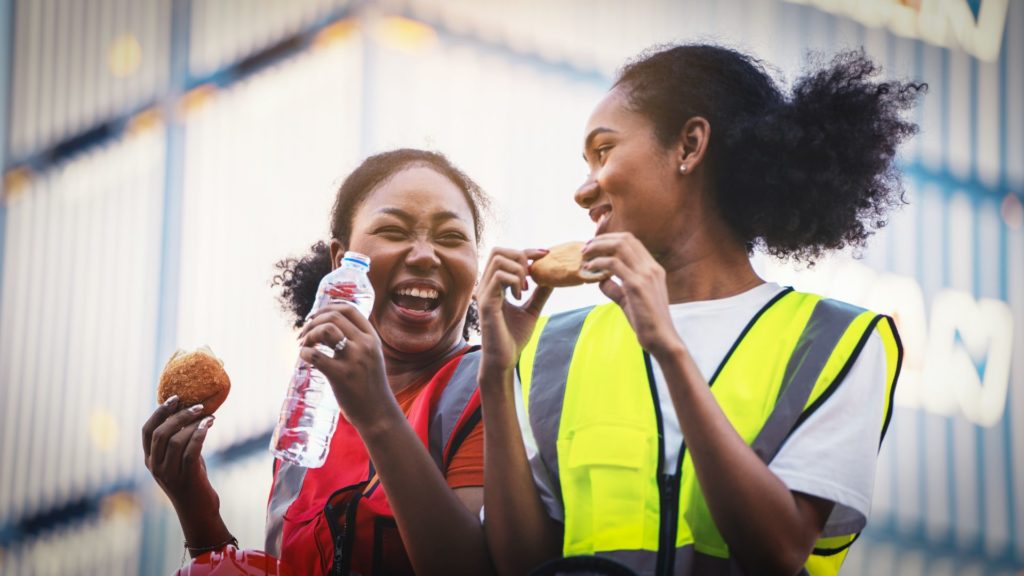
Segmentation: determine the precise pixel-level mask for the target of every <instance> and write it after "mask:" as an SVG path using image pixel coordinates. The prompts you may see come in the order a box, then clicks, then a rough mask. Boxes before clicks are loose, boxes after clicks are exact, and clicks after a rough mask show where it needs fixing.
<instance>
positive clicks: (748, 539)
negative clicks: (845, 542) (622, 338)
mask: <svg viewBox="0 0 1024 576" xmlns="http://www.w3.org/2000/svg"><path fill="white" fill-rule="evenodd" d="M656 358H657V360H658V363H659V365H660V366H661V369H662V372H663V373H664V375H665V379H666V381H667V383H668V388H669V390H670V393H671V395H672V403H673V405H674V406H675V410H676V414H677V415H678V418H679V424H680V427H681V429H682V432H683V437H684V438H685V439H686V449H687V452H688V453H689V454H690V456H691V457H692V458H693V464H694V468H695V469H696V472H697V479H698V481H699V482H700V486H701V490H702V492H703V494H704V498H705V500H706V501H707V503H708V509H709V510H710V512H711V516H712V518H713V519H714V521H715V525H716V526H717V527H718V530H719V532H720V533H721V534H722V537H723V538H724V539H725V541H726V543H727V544H728V545H729V548H730V550H731V551H732V553H733V555H734V556H735V557H736V559H737V560H738V561H739V562H740V563H741V564H742V565H744V566H745V567H746V568H748V569H750V568H757V570H755V571H756V572H758V573H778V574H793V573H795V572H796V571H798V570H799V569H800V567H801V566H803V565H804V563H805V562H806V560H807V557H808V555H809V554H810V553H811V550H812V549H813V546H814V542H815V540H816V539H817V536H818V532H819V531H820V526H819V525H817V522H818V519H817V517H816V515H815V512H816V511H812V510H810V509H809V507H808V504H807V503H806V502H803V501H798V498H799V497H797V496H794V494H793V493H792V492H790V490H789V489H788V488H787V487H786V485H785V484H784V483H783V482H782V481H781V480H780V479H779V478H778V477H777V476H776V475H775V474H774V473H773V472H772V471H771V470H769V468H768V466H767V465H765V464H764V462H762V461H761V460H760V458H758V457H757V455H756V454H755V453H754V451H753V450H752V449H751V448H750V447H749V446H748V445H747V443H746V442H745V441H744V440H743V438H741V437H740V435H739V434H738V433H737V432H736V430H735V428H733V426H732V424H731V423H730V422H729V419H728V418H727V417H726V415H725V413H724V412H722V409H721V408H720V407H719V405H718V402H717V401H716V400H715V397H714V396H713V395H712V393H711V389H710V388H709V387H708V385H707V382H706V381H705V380H704V377H703V376H702V375H701V373H700V371H699V369H698V368H697V365H696V364H695V363H694V361H693V359H692V357H691V356H690V354H689V352H688V351H687V350H686V348H685V346H684V345H682V344H680V345H679V346H676V347H674V348H672V349H670V350H667V351H664V352H660V353H659V354H658V355H657V356H656ZM822 521H823V519H822Z"/></svg>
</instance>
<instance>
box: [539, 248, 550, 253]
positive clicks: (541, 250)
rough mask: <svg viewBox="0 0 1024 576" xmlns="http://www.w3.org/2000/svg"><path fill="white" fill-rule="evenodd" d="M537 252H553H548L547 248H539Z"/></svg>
mask: <svg viewBox="0 0 1024 576" xmlns="http://www.w3.org/2000/svg"><path fill="white" fill-rule="evenodd" d="M537 252H543V253H544V254H547V253H548V252H551V250H548V249H547V248H537Z"/></svg>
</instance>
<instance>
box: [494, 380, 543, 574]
mask: <svg viewBox="0 0 1024 576" xmlns="http://www.w3.org/2000/svg"><path fill="white" fill-rule="evenodd" d="M480 379H481V382H480V384H481V393H482V403H483V413H484V418H485V421H486V422H487V426H486V427H485V428H484V454H485V458H484V484H485V485H486V487H487V488H486V490H485V491H484V503H485V510H486V511H487V512H486V514H487V522H486V532H487V542H488V544H489V545H490V549H491V554H492V556H493V558H494V564H495V566H496V567H497V568H498V572H499V573H501V574H527V573H528V572H529V571H530V570H531V569H533V568H536V567H537V566H539V565H540V564H542V563H543V562H545V561H547V560H550V559H551V558H554V557H557V556H558V555H559V553H560V551H561V548H560V543H561V529H560V526H559V525H558V523H557V522H556V521H555V520H553V519H552V518H551V517H550V516H549V515H548V513H547V511H546V510H545V509H544V505H543V503H542V502H541V500H540V496H539V494H538V493H537V487H536V486H535V485H534V483H533V474H532V472H531V471H530V463H529V461H528V460H527V457H526V449H525V448H524V446H523V442H522V435H521V434H522V432H521V430H520V429H519V420H518V418H517V417H516V409H515V397H514V393H515V392H514V390H513V386H512V369H498V370H487V369H482V370H481V372H480ZM485 380H490V381H488V382H485Z"/></svg>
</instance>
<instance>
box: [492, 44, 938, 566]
mask: <svg viewBox="0 0 1024 576" xmlns="http://www.w3.org/2000/svg"><path fill="white" fill-rule="evenodd" d="M876 73H877V70H876V68H875V66H874V64H873V63H872V62H871V61H870V60H868V59H867V58H866V57H865V56H864V55H863V54H861V53H847V54H843V55H840V56H838V57H837V58H836V59H835V60H834V61H832V62H831V64H829V65H827V66H824V67H822V68H820V69H816V70H813V71H811V72H810V73H809V74H808V75H806V76H804V77H803V78H801V79H800V80H798V81H797V82H796V84H795V86H794V89H793V91H792V94H791V95H786V94H783V93H782V91H781V90H780V88H779V87H778V86H777V85H776V84H775V82H774V81H773V80H772V79H771V78H770V77H769V75H768V74H767V73H766V72H765V70H764V68H763V66H762V65H761V64H760V63H759V62H757V61H756V60H755V59H753V58H751V57H750V56H747V55H745V54H742V53H740V52H736V51H734V50H730V49H727V48H723V47H719V46H709V45H686V46H674V47H670V48H667V49H662V50H659V51H655V52H652V53H648V54H646V55H643V56H642V57H641V58H639V59H638V60H636V61H634V62H633V63H631V64H629V65H627V66H626V67H625V69H624V70H623V72H622V73H621V75H620V76H619V78H618V80H617V81H616V83H615V85H614V87H613V88H612V90H611V91H610V92H609V93H608V94H607V95H606V96H605V97H604V99H603V100H602V101H601V102H600V103H599V104H598V105H597V107H596V108H595V109H594V111H593V113H592V114H591V116H590V120H589V122H588V124H587V127H586V131H585V133H584V134H585V137H584V141H583V156H584V159H585V161H586V163H587V165H588V167H589V176H588V178H587V179H586V181H585V182H584V183H583V184H582V186H580V188H579V189H578V190H577V191H576V202H577V203H578V204H579V205H580V207H582V208H583V209H584V210H585V211H587V212H588V213H589V216H590V218H591V219H592V220H593V221H594V222H595V224H596V230H595V236H594V238H593V239H592V240H590V242H589V243H588V244H587V246H586V248H584V249H583V259H584V268H585V269H587V270H589V271H592V272H596V273H601V274H605V275H606V276H608V277H607V278H606V279H605V280H604V281H603V282H601V283H600V289H601V291H602V292H603V293H604V294H605V295H606V296H607V297H608V298H609V299H610V300H611V301H612V302H610V303H608V304H605V305H601V306H596V307H593V308H587V309H582V310H575V311H571V312H567V313H562V314H557V315H555V316H552V317H551V318H543V319H539V320H538V316H539V312H540V309H541V307H542V306H543V303H544V301H545V299H546V298H547V295H548V293H549V292H548V290H545V289H538V290H537V291H536V292H535V293H534V295H533V296H532V298H531V300H530V301H529V302H528V303H527V304H525V305H524V306H522V307H517V306H514V305H512V304H511V303H509V302H507V301H506V300H505V297H504V293H505V291H506V290H508V289H511V290H512V291H513V293H516V294H518V293H519V291H520V290H521V289H522V287H523V283H524V282H526V278H527V274H528V270H529V263H530V260H532V259H535V258H538V257H542V256H543V252H542V251H537V250H534V251H529V250H528V251H519V250H511V249H496V250H495V251H494V252H493V253H492V255H491V258H490V260H489V261H488V264H487V267H486V269H485V272H484V275H483V277H482V279H481V282H480V289H479V291H478V298H479V299H480V308H481V324H482V331H483V354H484V356H483V359H482V361H481V372H480V386H481V393H482V394H483V408H484V415H485V417H486V419H487V429H486V431H485V437H486V439H485V445H486V451H487V465H486V471H485V477H486V481H487V487H488V489H487V494H486V512H487V514H486V520H487V536H488V541H489V542H490V544H491V552H492V554H493V556H494V560H495V564H496V566H498V568H499V571H501V572H504V573H508V574H521V573H526V572H529V571H530V570H532V569H534V568H536V567H537V566H540V565H542V564H544V563H545V562H547V564H546V566H545V567H544V568H543V569H542V570H541V572H542V573H569V572H587V573H592V572H600V573H620V574H621V573H633V572H636V573H640V574H658V575H663V574H664V575H668V574H676V575H688V574H723V575H724V574H796V573H800V572H801V571H803V570H806V571H808V572H810V573H811V574H815V575H818V574H835V573H836V572H837V571H838V569H839V566H840V565H841V563H842V560H843V557H844V556H845V554H846V550H847V549H848V546H849V545H850V543H851V542H852V541H853V539H854V538H855V537H856V534H857V533H858V532H859V531H860V530H861V529H862V528H863V527H864V525H865V523H866V522H867V516H868V511H869V504H870V501H871V493H872V485H873V481H874V473H875V462H876V457H877V451H878V447H879V442H880V440H881V437H882V436H883V435H884V433H885V429H886V427H887V425H888V422H889V417H890V415H891V400H892V393H893V390H894V387H895V382H896V378H897V375H898V372H899V366H900V361H901V351H900V346H899V340H898V337H897V334H896V331H895V327H894V324H893V321H892V319H891V318H889V317H886V316H882V315H878V314H875V313H872V312H869V311H867V310H863V309H860V308H856V307H854V306H851V305H849V304H845V303H842V302H837V301H834V300H829V299H825V298H822V297H820V296H816V295H813V294H805V293H800V292H796V291H793V290H792V289H789V288H784V287H782V286H779V285H777V284H774V283H771V282H765V281H764V280H762V279H761V278H760V277H758V275H757V273H756V272H755V271H754V269H753V268H752V266H751V263H750V259H749V256H750V252H751V250H753V249H755V248H759V249H762V250H763V251H765V252H767V253H769V254H771V255H774V256H780V257H791V258H795V259H798V260H803V261H813V260H814V259H815V258H817V257H819V256H821V255H823V254H825V253H826V252H829V251H832V250H835V249H839V248H843V247H845V246H862V245H863V244H864V242H865V240H866V238H867V237H868V236H869V234H870V232H871V229H872V228H873V227H877V226H880V225H882V224H884V220H885V215H886V214H887V212H888V211H889V209H890V208H892V207H894V206H896V205H899V204H900V203H901V202H902V190H901V186H900V179H899V174H898V173H897V172H896V170H895V168H894V165H893V162H894V158H895V155H896V150H897V146H898V144H899V143H900V142H901V141H902V140H903V139H905V138H906V137H908V136H909V135H911V134H913V133H914V131H915V129H916V127H915V126H914V125H913V124H911V123H908V122H906V121H905V120H903V119H902V117H901V114H902V113H903V112H904V111H906V110H907V109H909V108H910V107H912V106H913V104H914V102H915V100H916V98H917V95H918V94H919V92H920V90H921V89H922V86H920V85H914V84H905V83H900V82H879V81H877V80H875V79H874V76H875V74H876ZM531 334H532V337H531Z"/></svg>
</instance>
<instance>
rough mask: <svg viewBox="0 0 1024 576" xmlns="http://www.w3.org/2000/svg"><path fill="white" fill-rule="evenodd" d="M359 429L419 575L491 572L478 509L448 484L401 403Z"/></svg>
mask: <svg viewBox="0 0 1024 576" xmlns="http://www.w3.org/2000/svg"><path fill="white" fill-rule="evenodd" d="M384 413H385V416H384V417H383V418H379V419H377V420H375V421H374V422H373V423H372V424H370V425H366V426H363V427H362V428H360V429H359V433H360V436H361V437H362V439H363V442H364V443H365V444H366V448H367V451H368V452H369V454H370V458H371V460H373V465H374V467H375V468H376V470H377V474H378V475H379V476H380V479H381V483H382V484H383V486H384V489H385V490H386V491H387V495H388V503H389V504H390V505H391V509H392V510H393V511H394V514H395V520H396V522H397V524H398V529H399V532H400V533H401V535H402V541H403V543H404V544H405V549H406V551H407V552H408V554H409V558H410V560H411V561H412V565H413V567H414V568H415V569H416V573H417V574H425V575H431V574H474V575H475V574H489V573H492V572H493V568H492V567H491V562H490V557H489V555H488V553H487V547H486V542H485V540H484V533H483V528H482V526H481V525H480V519H479V516H478V511H471V510H469V509H468V508H467V507H466V506H465V505H464V504H463V503H462V501H461V500H460V499H459V497H458V496H456V494H455V492H454V491H453V490H452V489H451V488H450V487H449V486H448V483H447V482H446V481H445V478H444V476H443V475H442V474H441V471H440V470H438V469H437V464H436V463H435V462H434V460H433V458H432V457H431V456H430V454H429V453H428V452H427V450H426V448H425V447H424V446H423V443H422V442H421V441H420V439H419V437H418V436H417V435H416V433H415V432H414V431H413V429H412V427H411V426H410V425H409V422H408V420H406V419H405V417H404V415H403V414H402V412H401V410H400V409H399V408H398V405H397V404H393V405H392V406H391V407H390V408H389V409H387V410H385V412H384Z"/></svg>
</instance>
